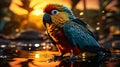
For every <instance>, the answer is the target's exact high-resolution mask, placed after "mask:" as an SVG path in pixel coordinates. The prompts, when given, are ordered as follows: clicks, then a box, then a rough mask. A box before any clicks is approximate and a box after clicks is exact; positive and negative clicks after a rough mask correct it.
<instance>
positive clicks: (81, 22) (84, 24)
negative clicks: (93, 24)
mask: <svg viewBox="0 0 120 67" xmlns="http://www.w3.org/2000/svg"><path fill="white" fill-rule="evenodd" d="M72 21H73V22H76V23H78V24H80V25H82V26H83V27H85V28H88V25H87V24H86V23H84V22H83V21H82V20H81V19H79V18H76V19H72ZM88 33H89V34H90V35H91V36H93V37H94V38H95V40H96V41H97V39H96V37H95V36H94V35H95V34H93V33H92V32H91V31H90V30H89V29H88Z"/></svg>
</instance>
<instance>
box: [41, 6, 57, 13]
mask: <svg viewBox="0 0 120 67" xmlns="http://www.w3.org/2000/svg"><path fill="white" fill-rule="evenodd" d="M52 10H58V8H57V7H56V6H55V5H53V4H49V5H47V6H46V7H45V8H44V11H43V12H44V13H48V14H51V11H52Z"/></svg>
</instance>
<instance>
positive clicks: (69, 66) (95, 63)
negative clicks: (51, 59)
mask: <svg viewBox="0 0 120 67" xmlns="http://www.w3.org/2000/svg"><path fill="white" fill-rule="evenodd" d="M102 59H103V58H100V57H99V56H94V57H89V58H81V59H76V60H74V61H73V62H68V61H66V60H62V61H61V62H60V64H59V65H58V66H57V67H101V63H102Z"/></svg>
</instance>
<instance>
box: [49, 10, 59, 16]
mask: <svg viewBox="0 0 120 67" xmlns="http://www.w3.org/2000/svg"><path fill="white" fill-rule="evenodd" d="M51 13H52V15H54V14H58V13H59V11H58V10H52V12H51Z"/></svg>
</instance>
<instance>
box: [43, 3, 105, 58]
mask: <svg viewBox="0 0 120 67" xmlns="http://www.w3.org/2000/svg"><path fill="white" fill-rule="evenodd" d="M43 12H44V15H43V24H44V25H45V27H46V30H47V32H48V35H49V37H50V39H51V40H52V42H53V43H54V44H55V45H56V46H57V48H58V50H59V52H60V53H61V56H63V55H64V54H66V53H73V54H74V55H78V54H79V53H81V52H94V53H97V54H98V55H103V53H102V50H101V46H100V45H99V44H98V42H97V41H96V39H95V37H94V35H93V33H92V32H91V31H90V30H89V29H88V28H87V24H86V23H84V22H83V21H82V20H80V19H79V18H77V17H75V16H74V14H73V13H72V11H71V10H70V9H69V8H67V7H66V6H64V5H60V4H48V5H46V7H45V8H44V10H43Z"/></svg>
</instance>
